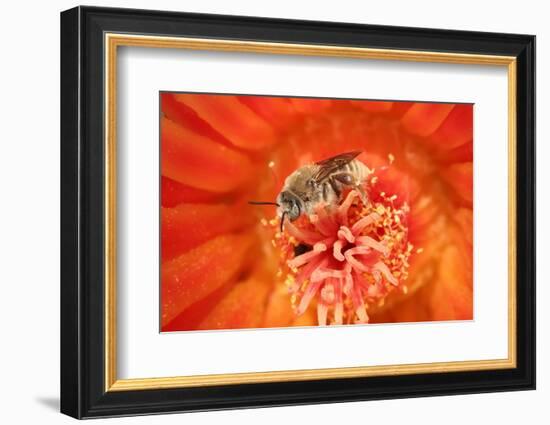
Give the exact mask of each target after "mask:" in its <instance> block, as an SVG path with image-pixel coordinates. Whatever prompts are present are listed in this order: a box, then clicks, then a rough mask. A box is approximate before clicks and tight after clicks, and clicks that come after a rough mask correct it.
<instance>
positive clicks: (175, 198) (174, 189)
mask: <svg viewBox="0 0 550 425" xmlns="http://www.w3.org/2000/svg"><path fill="white" fill-rule="evenodd" d="M160 190H161V197H160V199H161V205H162V206H163V207H170V208H171V207H175V206H176V205H178V204H181V203H182V202H189V203H199V202H213V201H215V200H217V199H219V197H220V194H218V193H213V192H207V191H206V190H201V189H196V188H194V187H190V186H186V185H184V184H181V183H178V182H177V181H175V180H172V179H169V178H168V177H164V176H162V177H161V182H160Z"/></svg>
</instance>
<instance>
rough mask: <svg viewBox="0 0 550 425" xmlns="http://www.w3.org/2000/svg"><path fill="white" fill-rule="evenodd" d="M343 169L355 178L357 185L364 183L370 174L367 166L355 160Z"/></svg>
mask: <svg viewBox="0 0 550 425" xmlns="http://www.w3.org/2000/svg"><path fill="white" fill-rule="evenodd" d="M345 168H346V171H347V172H349V173H350V174H351V175H353V176H354V177H355V181H356V182H357V183H362V182H364V181H365V180H366V179H367V177H368V176H369V174H370V172H369V169H368V168H367V166H366V165H365V164H363V163H362V162H361V161H359V160H357V159H354V160H353V161H351V162H349V163H348V164H346V167H345Z"/></svg>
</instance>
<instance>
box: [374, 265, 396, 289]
mask: <svg viewBox="0 0 550 425" xmlns="http://www.w3.org/2000/svg"><path fill="white" fill-rule="evenodd" d="M374 268H375V269H377V270H380V272H381V273H382V274H383V275H384V277H385V278H386V279H387V280H388V282H390V283H391V284H392V285H394V286H397V285H398V284H399V282H398V281H397V279H396V278H395V276H394V275H392V274H391V271H390V269H388V266H386V265H385V264H384V263H383V262H382V261H379V262H378V263H376V264H375V265H374Z"/></svg>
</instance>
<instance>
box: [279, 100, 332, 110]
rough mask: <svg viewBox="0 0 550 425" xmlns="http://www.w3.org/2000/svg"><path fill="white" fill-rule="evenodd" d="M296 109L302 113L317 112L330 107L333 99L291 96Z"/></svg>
mask: <svg viewBox="0 0 550 425" xmlns="http://www.w3.org/2000/svg"><path fill="white" fill-rule="evenodd" d="M289 100H290V102H291V103H292V106H294V108H295V109H296V111H298V112H300V113H302V114H315V113H318V112H321V111H323V110H324V109H326V108H328V107H329V106H330V104H331V103H332V101H331V100H330V99H304V98H296V97H292V98H289Z"/></svg>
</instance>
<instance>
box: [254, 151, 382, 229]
mask: <svg viewBox="0 0 550 425" xmlns="http://www.w3.org/2000/svg"><path fill="white" fill-rule="evenodd" d="M360 153H361V151H355V152H347V153H342V154H340V155H336V156H333V157H331V158H327V159H324V160H322V161H319V162H316V163H314V164H307V165H304V166H302V167H300V168H298V169H297V170H296V171H294V172H293V173H292V174H290V175H289V176H288V177H287V178H286V180H285V183H284V186H283V189H282V190H281V192H280V193H279V195H278V196H277V200H276V202H254V201H251V202H250V204H252V205H276V206H277V214H278V216H279V218H280V220H281V231H282V230H283V223H284V220H285V218H288V219H289V220H290V221H294V220H297V219H298V218H299V217H300V216H301V215H302V214H304V213H306V214H308V215H309V214H312V213H313V212H314V211H315V208H316V207H317V206H318V205H319V204H321V203H323V204H325V205H328V206H331V205H337V204H338V202H339V201H340V200H341V197H342V193H343V191H344V189H346V188H352V189H356V190H357V191H358V192H359V193H360V194H361V197H362V199H363V202H364V203H365V202H366V199H367V195H366V193H365V189H364V188H363V183H364V182H365V180H366V179H367V177H368V176H369V175H370V174H371V170H369V168H368V167H367V166H366V165H365V164H363V163H362V162H361V161H359V160H358V159H355V158H356V157H357V156H358V155H359V154H360Z"/></svg>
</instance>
